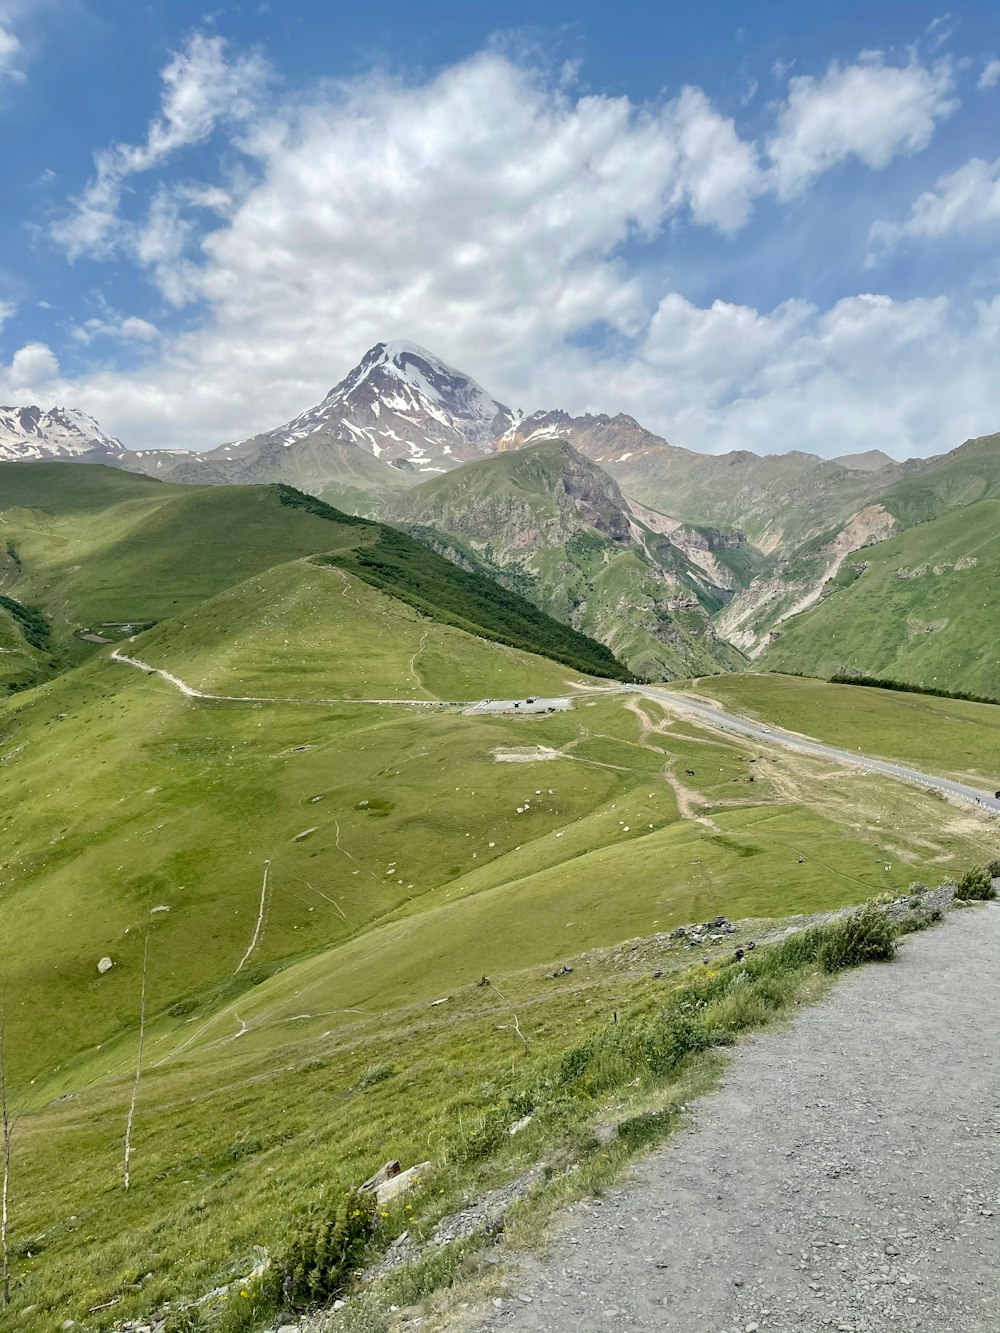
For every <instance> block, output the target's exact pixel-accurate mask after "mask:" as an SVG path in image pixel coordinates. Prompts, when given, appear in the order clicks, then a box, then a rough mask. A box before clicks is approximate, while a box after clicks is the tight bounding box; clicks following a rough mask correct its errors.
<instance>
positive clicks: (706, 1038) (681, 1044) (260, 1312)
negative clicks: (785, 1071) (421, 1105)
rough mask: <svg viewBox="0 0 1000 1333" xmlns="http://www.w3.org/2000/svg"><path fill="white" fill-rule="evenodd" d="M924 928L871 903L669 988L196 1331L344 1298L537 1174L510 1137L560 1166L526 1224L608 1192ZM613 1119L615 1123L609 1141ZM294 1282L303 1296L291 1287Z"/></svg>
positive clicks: (526, 1080) (398, 1295) (456, 1274)
mask: <svg viewBox="0 0 1000 1333" xmlns="http://www.w3.org/2000/svg"><path fill="white" fill-rule="evenodd" d="M926 924H929V918H926V917H925V916H924V915H923V914H922V913H920V912H919V911H918V912H914V913H911V915H910V917H909V918H908V920H907V921H905V922H904V923H903V924H902V925H901V926H893V924H892V923H891V922H890V920H889V918H888V917H887V916H886V914H885V912H884V911H882V910H880V908H879V907H878V906H877V905H875V904H866V905H865V906H864V907H862V908H860V909H858V910H857V911H855V912H852V913H849V914H847V915H846V916H842V917H839V918H837V919H835V920H834V921H832V922H829V923H827V924H825V925H821V926H817V927H813V928H810V929H807V930H803V931H798V932H796V933H794V934H791V935H789V936H788V937H787V938H786V939H785V940H783V941H782V942H780V943H778V944H775V945H771V946H768V947H762V948H759V949H757V950H755V951H753V952H752V953H750V954H748V955H746V956H744V957H742V958H737V957H736V956H735V954H734V956H733V957H732V958H731V959H729V960H727V961H725V962H723V963H721V964H716V965H713V966H710V967H704V966H701V967H699V968H697V969H689V970H688V971H686V972H684V973H681V974H679V976H675V977H674V978H672V979H666V980H664V981H663V984H662V986H661V987H658V988H656V989H655V990H653V991H652V992H651V993H650V994H649V995H647V996H645V997H643V998H641V999H639V1000H636V1001H634V1002H632V1003H631V1004H629V1005H628V1006H627V1007H625V1008H623V1009H622V1010H621V1011H615V1012H613V1013H612V1015H611V1019H610V1021H605V1022H602V1023H601V1024H599V1025H595V1026H594V1028H593V1029H592V1030H591V1031H590V1032H589V1033H588V1034H587V1035H586V1036H585V1037H584V1038H583V1039H582V1040H580V1041H579V1042H577V1043H575V1044H574V1045H571V1046H569V1047H567V1048H565V1049H563V1050H562V1051H560V1052H558V1053H556V1054H552V1053H548V1052H547V1053H545V1054H544V1055H542V1056H540V1057H535V1056H533V1055H532V1054H531V1052H530V1050H529V1051H528V1053H527V1054H526V1058H525V1061H524V1063H523V1064H522V1065H521V1066H520V1067H519V1068H517V1069H516V1074H515V1073H510V1074H508V1075H507V1076H506V1077H503V1078H498V1079H497V1081H496V1082H495V1083H494V1084H493V1085H491V1086H490V1087H489V1088H488V1089H486V1090H485V1091H486V1092H487V1094H488V1095H487V1097H486V1098H485V1100H486V1101H487V1103H488V1105H487V1109H485V1110H484V1111H483V1112H482V1113H481V1114H480V1115H478V1116H477V1117H476V1118H475V1119H474V1120H473V1121H471V1122H470V1123H468V1124H456V1125H453V1126H452V1127H451V1129H450V1132H449V1133H447V1134H446V1135H445V1136H444V1137H443V1139H442V1141H441V1142H440V1144H439V1147H438V1174H437V1176H436V1177H434V1178H433V1179H434V1185H435V1186H436V1188H433V1189H431V1188H425V1189H423V1190H420V1191H419V1192H417V1193H415V1194H412V1195H408V1196H407V1202H406V1204H405V1205H396V1206H395V1207H393V1208H391V1209H387V1210H384V1211H383V1212H381V1213H376V1212H375V1211H373V1210H372V1209H371V1207H370V1205H369V1204H368V1203H366V1202H360V1203H359V1202H358V1199H359V1196H357V1195H354V1194H347V1195H345V1196H342V1197H341V1198H340V1199H339V1200H338V1201H337V1203H336V1205H335V1207H334V1208H333V1210H332V1212H331V1216H330V1220H328V1221H324V1220H323V1219H317V1218H315V1217H311V1218H308V1219H303V1220H302V1221H301V1222H300V1223H299V1224H297V1225H293V1226H292V1228H291V1240H290V1242H289V1246H288V1249H287V1251H286V1252H285V1253H283V1254H278V1255H275V1256H274V1257H273V1259H272V1261H271V1265H270V1267H269V1268H268V1269H267V1271H266V1272H264V1273H262V1274H261V1275H260V1276H259V1277H257V1278H256V1279H254V1280H253V1281H251V1282H248V1283H243V1284H240V1285H239V1289H238V1290H234V1291H233V1292H232V1293H231V1295H230V1298H229V1299H228V1300H226V1301H225V1302H224V1303H223V1305H222V1307H221V1308H218V1309H215V1310H213V1309H211V1307H209V1308H207V1309H206V1311H205V1314H204V1316H203V1319H204V1322H203V1323H194V1324H190V1325H184V1327H185V1328H188V1327H190V1328H191V1329H193V1330H200V1329H203V1328H204V1329H211V1330H212V1333H246V1331H247V1330H252V1329H256V1328H259V1327H262V1326H263V1324H264V1322H265V1321H268V1320H272V1319H274V1318H275V1317H280V1316H282V1315H291V1314H293V1313H296V1312H301V1311H302V1310H303V1308H308V1307H309V1306H310V1305H311V1304H320V1303H322V1302H323V1301H324V1300H327V1301H328V1300H332V1299H333V1297H335V1296H338V1295H341V1294H343V1293H345V1291H346V1290H347V1289H348V1286H349V1280H350V1277H351V1273H352V1271H353V1270H356V1269H357V1268H359V1267H362V1266H364V1265H365V1264H366V1263H368V1262H371V1261H372V1260H373V1259H374V1258H375V1257H376V1256H377V1255H378V1254H379V1253H381V1252H382V1251H384V1249H385V1248H386V1246H387V1245H388V1243H389V1242H391V1241H392V1240H393V1239H394V1238H395V1237H396V1236H398V1235H399V1234H400V1232H401V1231H402V1229H403V1228H404V1227H405V1228H408V1229H409V1230H411V1232H414V1233H416V1234H418V1235H419V1234H424V1235H426V1234H428V1233H429V1231H430V1230H431V1229H432V1227H433V1224H434V1222H435V1221H436V1220H437V1219H438V1218H439V1217H440V1216H441V1214H442V1211H443V1209H444V1208H446V1207H448V1206H451V1207H453V1206H454V1204H455V1202H456V1201H458V1200H467V1199H468V1198H469V1197H470V1196H474V1195H475V1192H476V1185H477V1181H481V1180H482V1179H483V1178H484V1177H485V1176H486V1175H487V1174H489V1176H490V1177H491V1178H496V1176H497V1173H498V1172H499V1174H500V1175H501V1176H502V1175H503V1174H504V1165H505V1163H508V1164H509V1165H510V1166H514V1165H515V1164H518V1165H521V1166H522V1167H523V1163H524V1154H523V1150H522V1142H521V1135H520V1134H518V1135H517V1136H516V1137H515V1136H512V1134H511V1128H512V1126H514V1125H515V1124H518V1123H521V1124H524V1125H525V1126H526V1127H525V1129H524V1131H523V1133H524V1135H525V1137H527V1136H529V1135H530V1144H531V1150H532V1156H533V1157H534V1158H535V1160H541V1161H543V1162H544V1163H545V1164H546V1166H545V1175H546V1177H547V1183H546V1184H543V1185H542V1186H541V1187H540V1189H538V1190H536V1191H535V1193H534V1198H533V1199H529V1200H528V1201H527V1203H526V1204H524V1205H521V1211H522V1213H523V1212H524V1210H525V1208H527V1209H528V1215H529V1216H530V1215H531V1210H532V1209H533V1210H534V1213H535V1215H536V1216H537V1217H541V1216H542V1215H544V1213H545V1212H546V1211H548V1208H550V1207H551V1206H554V1203H555V1201H556V1200H558V1199H560V1198H565V1197H567V1190H568V1191H569V1192H570V1193H578V1192H587V1191H588V1190H592V1189H595V1188H597V1189H600V1188H601V1187H602V1186H603V1185H604V1184H606V1183H608V1182H609V1181H610V1179H611V1178H612V1177H613V1174H614V1173H615V1171H617V1170H619V1169H620V1168H621V1167H622V1166H623V1165H624V1164H625V1163H626V1162H627V1161H628V1160H629V1159H630V1158H631V1157H633V1156H634V1155H636V1154H638V1153H642V1152H645V1151H648V1150H649V1149H650V1148H651V1147H652V1146H654V1145H655V1144H656V1143H658V1142H660V1141H661V1140H662V1139H664V1138H665V1137H666V1136H667V1135H668V1134H669V1133H670V1132H671V1131H672V1130H673V1129H674V1127H675V1126H676V1125H677V1124H678V1122H679V1121H680V1119H681V1117H682V1113H683V1110H684V1109H685V1106H686V1100H685V1099H686V1098H687V1097H688V1096H690V1095H691V1092H690V1089H691V1088H692V1087H699V1088H700V1087H703V1086H704V1085H705V1084H706V1083H708V1082H710V1081H711V1078H712V1077H714V1075H716V1074H717V1073H718V1072H719V1070H720V1069H721V1067H722V1066H721V1065H720V1063H719V1059H718V1054H717V1053H718V1052H719V1051H720V1050H721V1049H724V1048H726V1047H730V1046H732V1045H733V1044H734V1043H735V1042H736V1041H737V1040H738V1039H739V1037H740V1036H741V1035H742V1034H744V1033H746V1032H749V1031H753V1030H756V1029H760V1028H763V1027H766V1026H767V1025H768V1024H769V1023H771V1022H773V1021H775V1019H777V1018H778V1017H779V1016H781V1015H782V1014H783V1013H784V1012H786V1011H787V1010H789V1009H790V1008H792V1007H793V1006H794V1005H796V1004H798V1003H801V1002H803V1001H805V1000H807V999H810V998H814V997H816V996H817V995H818V994H820V993H821V992H822V990H823V988H824V984H825V983H824V980H823V978H824V976H829V975H830V974H833V973H837V972H840V971H843V970H845V969H847V968H851V967H856V966H860V965H862V964H865V963H868V962H873V961H879V960H888V959H891V958H892V957H893V955H894V953H895V949H896V939H897V936H898V934H899V933H901V932H902V931H905V930H907V929H914V928H920V927H922V926H924V925H926ZM609 1114H611V1115H613V1122H612V1123H610V1125H609V1124H607V1123H606V1124H605V1126H604V1130H603V1132H595V1127H596V1125H597V1123H598V1122H599V1121H600V1120H601V1119H602V1118H605V1119H606V1117H607V1116H608V1115H609ZM444 1195H446V1196H447V1202H446V1203H444V1204H442V1196H444ZM546 1197H547V1200H548V1207H547V1204H546ZM404 1209H405V1211H404ZM522 1230H523V1226H522ZM482 1244H483V1240H482V1238H480V1239H478V1240H477V1239H476V1238H465V1239H463V1240H462V1241H461V1242H460V1243H456V1244H453V1245H450V1246H445V1247H444V1249H443V1250H437V1249H434V1250H433V1251H430V1252H428V1253H427V1254H425V1255H424V1256H423V1257H422V1258H421V1259H420V1261H419V1262H417V1263H416V1264H413V1265H410V1266H409V1267H408V1268H407V1269H405V1270H400V1271H397V1272H396V1273H394V1274H392V1275H391V1276H390V1278H389V1279H388V1280H387V1281H386V1282H384V1283H383V1284H381V1285H380V1286H379V1287H376V1288H374V1289H370V1290H367V1291H365V1292H364V1293H362V1294H361V1296H360V1298H359V1297H355V1298H354V1299H352V1300H351V1301H350V1302H349V1304H348V1307H347V1309H346V1310H345V1311H344V1312H343V1314H342V1315H339V1316H333V1315H331V1316H330V1319H331V1323H330V1329H331V1330H341V1329H342V1330H347V1329H350V1330H352V1333H381V1330H384V1329H386V1328H387V1327H388V1325H389V1320H390V1314H391V1307H392V1306H393V1305H398V1304H399V1303H400V1302H401V1301H402V1302H404V1303H406V1302H407V1301H409V1300H420V1299H426V1298H427V1297H429V1296H430V1295H431V1294H432V1293H433V1292H435V1291H436V1290H438V1289H440V1288H441V1287H444V1286H447V1285H449V1284H451V1283H454V1282H456V1281H471V1280H474V1278H475V1274H476V1271H477V1265H476V1260H475V1253H476V1251H477V1249H478V1248H480V1247H481V1245H482ZM292 1273H294V1274H296V1275H297V1276H296V1278H295V1279H294V1283H295V1284H297V1285H296V1286H295V1291H294V1292H292V1291H290V1290H289V1287H288V1275H289V1274H292ZM404 1293H405V1294H404Z"/></svg>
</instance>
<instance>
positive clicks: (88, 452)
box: [0, 405, 127, 463]
mask: <svg viewBox="0 0 1000 1333" xmlns="http://www.w3.org/2000/svg"><path fill="white" fill-rule="evenodd" d="M126 452H127V450H126V449H125V446H124V445H123V444H122V442H121V440H118V439H116V438H115V437H114V436H113V435H108V434H107V433H106V432H105V431H103V430H102V429H101V427H100V426H99V425H98V424H97V422H96V421H95V420H94V418H93V417H91V416H88V415H87V413H86V412H81V411H79V409H77V408H74V407H53V408H50V409H49V410H48V411H44V410H43V409H42V408H40V407H37V406H34V405H31V406H27V407H0V462H2V463H18V462H26V461H30V462H37V461H39V460H41V459H57V458H61V459H83V458H86V459H87V461H92V462H101V463H117V462H119V461H120V459H121V457H122V456H123V455H124V454H125V453H126Z"/></svg>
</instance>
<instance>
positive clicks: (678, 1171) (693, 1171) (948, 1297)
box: [480, 904, 1000, 1333]
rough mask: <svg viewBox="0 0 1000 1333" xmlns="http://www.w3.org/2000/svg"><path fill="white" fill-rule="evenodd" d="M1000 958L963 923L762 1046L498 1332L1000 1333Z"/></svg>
mask: <svg viewBox="0 0 1000 1333" xmlns="http://www.w3.org/2000/svg"><path fill="white" fill-rule="evenodd" d="M998 956H1000V906H997V905H993V904H990V905H986V906H983V907H977V908H976V909H974V910H966V911H962V912H957V911H956V912H952V913H950V914H949V916H948V917H947V918H946V920H945V922H944V924H943V925H941V926H939V927H937V928H936V929H933V930H930V931H927V932H925V933H923V934H921V935H917V936H911V937H910V938H909V939H907V940H906V941H905V942H904V945H903V947H902V949H901V951H900V954H899V956H898V957H897V959H896V960H895V961H894V962H892V963H889V964H883V965H876V966H869V967H866V968H863V969H861V970H860V971H858V972H854V973H851V974H849V975H847V976H845V977H844V978H842V979H841V980H840V981H839V982H838V983H837V985H836V986H835V987H834V989H833V990H832V991H831V993H830V994H829V995H828V996H827V997H826V998H825V999H824V1000H823V1001H821V1002H820V1003H818V1004H816V1005H813V1006H811V1007H809V1008H807V1009H805V1010H803V1011H802V1012H801V1013H800V1014H799V1016H798V1017H797V1019H796V1020H795V1022H794V1023H793V1024H792V1025H791V1026H790V1027H787V1028H785V1029H782V1030H774V1031H771V1032H767V1033H764V1034H761V1035H759V1036H757V1037H755V1038H753V1039H751V1040H749V1041H747V1042H746V1043H745V1044H743V1045H741V1047H740V1048H739V1050H738V1053H737V1055H736V1058H735V1060H734V1062H733V1064H732V1066H731V1067H730V1069H729V1072H728V1073H727V1075H726V1076H725V1079H724V1081H723V1084H722V1087H721V1089H720V1091H718V1092H717V1093H715V1094H712V1095H710V1096H709V1097H706V1098H705V1099H704V1100H702V1101H701V1102H699V1103H698V1104H697V1105H696V1106H695V1108H694V1112H693V1117H692V1123H691V1124H690V1125H689V1127H687V1128H686V1129H683V1130H681V1131H680V1132H679V1133H678V1134H677V1135H676V1136H675V1137H674V1138H673V1139H672V1140H671V1141H670V1142H669V1143H668V1144H667V1145H666V1147H664V1148H662V1149H661V1150H659V1151H658V1152H657V1153H656V1154H655V1155H654V1156H652V1157H651V1158H649V1159H648V1160H647V1161H646V1162H644V1163H643V1164H642V1165H640V1166H639V1167H637V1168H636V1170H635V1171H634V1173H633V1177H632V1179H631V1181H630V1183H629V1184H628V1185H627V1186H626V1187H625V1188H624V1189H622V1190H620V1191H619V1192H617V1193H616V1194H614V1195H612V1196H610V1197H609V1198H607V1199H605V1200H604V1201H600V1200H593V1201H591V1202H589V1203H584V1204H578V1205H576V1206H575V1208H574V1209H573V1210H572V1211H571V1212H570V1214H569V1216H568V1218H567V1225H566V1227H565V1230H564V1232H563V1234H562V1235H561V1236H560V1238H559V1239H558V1240H557V1241H556V1242H555V1244H554V1246H553V1248H552V1251H551V1253H550V1254H549V1255H548V1257H547V1259H546V1260H545V1261H544V1262H534V1263H532V1265H531V1266H529V1267H527V1268H526V1269H524V1270H523V1271H522V1272H521V1273H520V1274H518V1275H517V1276H516V1277H515V1279H514V1281H515V1283H516V1285H514V1287H513V1288H512V1290H513V1291H514V1292H515V1293H517V1295H515V1296H514V1298H513V1299H511V1300H507V1301H505V1302H504V1303H503V1306H502V1307H501V1309H500V1310H499V1311H496V1312H494V1313H492V1314H491V1317H490V1319H489V1321H488V1322H487V1323H486V1324H485V1325H481V1326H480V1333H497V1331H498V1330H504V1331H505V1333H506V1331H507V1330H509V1333H583V1331H584V1330H585V1331H586V1333H618V1331H619V1330H622V1329H626V1330H629V1329H636V1330H648V1333H653V1331H654V1330H655V1331H656V1333H756V1330H758V1329H759V1330H760V1333H765V1331H766V1333H823V1331H825V1330H828V1329H829V1330H842V1331H843V1333H847V1331H850V1333H945V1331H946V1330H947V1331H948V1333H995V1330H996V1328H997V1327H998V1320H997V1313H998V1310H1000V1264H998V1259H1000V1152H998V1151H997V1147H998V1139H997V1134H998V1129H1000V1123H998V1108H1000V1042H998V1041H997V1038H996V1033H997V1028H998V1024H1000V967H998V962H997V960H998ZM522 1297H523V1298H525V1299H522Z"/></svg>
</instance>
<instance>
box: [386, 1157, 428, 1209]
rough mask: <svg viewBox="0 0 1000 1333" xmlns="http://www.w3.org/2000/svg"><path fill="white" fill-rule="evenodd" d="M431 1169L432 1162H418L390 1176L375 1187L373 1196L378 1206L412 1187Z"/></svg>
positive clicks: (391, 1200) (390, 1201)
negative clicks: (406, 1169)
mask: <svg viewBox="0 0 1000 1333" xmlns="http://www.w3.org/2000/svg"><path fill="white" fill-rule="evenodd" d="M433 1170H434V1163H433V1162H420V1163H419V1165H417V1166H411V1167H410V1169H409V1170H408V1171H401V1172H400V1173H399V1174H398V1175H395V1176H391V1177H390V1178H389V1179H388V1180H386V1181H384V1182H383V1183H382V1184H381V1185H378V1186H377V1187H376V1189H375V1198H376V1200H377V1202H378V1205H379V1207H380V1208H384V1207H385V1205H386V1204H389V1203H392V1202H393V1200H395V1199H398V1198H400V1197H401V1196H402V1195H404V1194H406V1193H408V1191H409V1190H411V1189H414V1188H415V1187H416V1186H417V1185H419V1184H420V1182H421V1181H422V1180H424V1179H425V1178H426V1177H427V1176H428V1175H430V1173H431V1172H432V1171H433Z"/></svg>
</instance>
